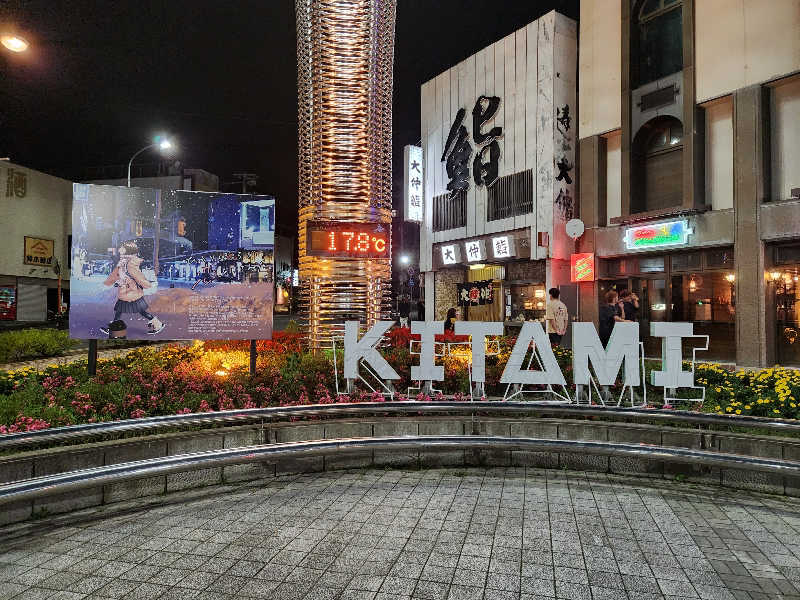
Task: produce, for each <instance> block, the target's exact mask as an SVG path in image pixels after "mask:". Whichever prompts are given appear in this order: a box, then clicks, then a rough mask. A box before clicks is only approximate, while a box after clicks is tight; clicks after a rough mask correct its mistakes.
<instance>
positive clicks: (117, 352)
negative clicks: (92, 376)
mask: <svg viewBox="0 0 800 600" xmlns="http://www.w3.org/2000/svg"><path fill="white" fill-rule="evenodd" d="M185 343H186V342H185V341H175V342H164V343H162V344H153V345H149V346H134V347H131V348H111V349H109V350H100V351H98V353H97V359H98V360H103V359H109V358H116V357H118V356H124V355H126V354H128V353H129V352H133V351H134V350H138V349H139V348H152V349H154V350H158V349H160V348H163V347H165V346H171V345H173V344H185ZM88 355H89V352H88V350H86V349H83V350H78V351H75V352H68V353H67V354H64V355H63V356H50V357H47V358H39V359H36V360H26V361H23V362H17V363H6V364H0V371H18V370H19V369H25V368H33V369H36V370H37V371H39V370H43V369H46V368H47V367H49V366H51V365H65V364H69V363H75V362H86V361H87V360H88Z"/></svg>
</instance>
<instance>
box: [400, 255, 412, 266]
mask: <svg viewBox="0 0 800 600" xmlns="http://www.w3.org/2000/svg"><path fill="white" fill-rule="evenodd" d="M409 260H411V259H410V258H408V254H403V255H402V256H401V257H400V262H401V263H402V264H404V265H407V264H408V261H409Z"/></svg>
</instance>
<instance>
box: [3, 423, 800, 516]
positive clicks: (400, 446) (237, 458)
mask: <svg viewBox="0 0 800 600" xmlns="http://www.w3.org/2000/svg"><path fill="white" fill-rule="evenodd" d="M453 450H494V451H497V450H500V451H526V452H558V453H570V454H575V453H580V454H592V455H602V456H623V457H633V458H641V459H646V460H659V461H667V462H677V463H686V464H699V465H704V466H709V467H720V468H734V469H744V470H748V471H759V472H765V473H778V474H781V475H794V476H797V475H800V462H794V461H784V460H775V459H771V458H759V457H750V456H741V455H736V454H727V453H722V452H709V451H706V450H690V449H686V448H670V447H664V446H650V445H643V444H625V443H609V442H589V441H580V440H549V439H539V438H506V437H490V436H460V435H456V436H408V437H378V438H351V439H342V440H319V441H310V442H290V443H282V444H269V445H259V446H248V447H243V448H229V449H218V450H210V451H206V452H197V453H192V454H181V455H177V456H168V457H161V458H151V459H147V460H139V461H133V462H127V463H121V464H116V465H107V466H103V467H95V468H90V469H83V470H80V471H71V472H68V473H59V474H55V475H46V476H43V477H36V478H32V479H27V480H23V481H17V482H13V483H7V484H4V485H0V505H2V504H7V503H9V502H16V501H21V500H31V499H34V498H40V497H43V496H49V495H52V494H59V493H63V492H68V491H74V490H77V489H84V488H91V487H99V486H102V485H106V484H110V483H119V482H121V481H127V480H133V479H144V478H149V477H156V476H163V475H168V474H171V473H181V472H185V471H195V470H199V469H208V468H213V467H223V466H228V465H241V464H247V463H255V462H265V461H267V462H269V461H273V460H280V459H282V458H305V457H309V456H318V455H324V454H333V453H335V454H353V453H358V452H365V451H397V452H402V451H406V452H407V451H424V452H447V451H453Z"/></svg>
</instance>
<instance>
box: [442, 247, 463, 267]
mask: <svg viewBox="0 0 800 600" xmlns="http://www.w3.org/2000/svg"><path fill="white" fill-rule="evenodd" d="M460 262H461V248H459V247H458V246H457V245H456V244H447V245H446V246H442V263H444V264H446V265H456V264H458V263H460Z"/></svg>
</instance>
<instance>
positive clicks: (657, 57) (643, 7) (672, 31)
mask: <svg viewBox="0 0 800 600" xmlns="http://www.w3.org/2000/svg"><path fill="white" fill-rule="evenodd" d="M637 7H638V8H636V9H634V13H633V15H632V16H634V20H633V22H634V25H633V31H632V32H631V83H632V87H633V88H634V89H635V88H638V87H641V86H643V85H645V84H647V83H650V82H651V81H656V80H658V79H661V78H663V77H666V76H667V75H671V74H673V73H677V72H679V71H681V70H682V69H683V15H682V11H681V8H682V7H681V4H680V2H679V1H678V0H672V1H670V0H643V1H641V2H639V3H638V5H637Z"/></svg>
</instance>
